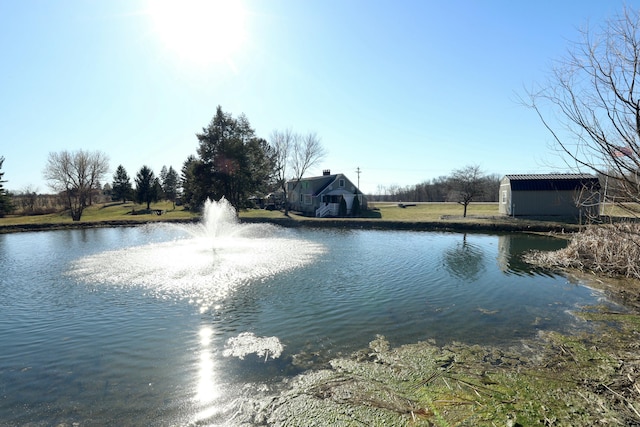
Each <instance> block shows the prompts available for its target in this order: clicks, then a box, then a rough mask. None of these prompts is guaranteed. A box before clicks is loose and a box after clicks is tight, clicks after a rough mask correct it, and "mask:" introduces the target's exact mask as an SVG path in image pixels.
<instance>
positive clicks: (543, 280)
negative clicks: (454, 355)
mask: <svg viewBox="0 0 640 427" xmlns="http://www.w3.org/2000/svg"><path fill="white" fill-rule="evenodd" d="M214 210H215V209H214ZM216 214H220V215H222V216H223V217H224V214H223V213H221V212H216ZM217 221H220V220H217ZM226 221H229V222H230V224H229V226H228V228H225V227H224V226H222V225H221V224H220V223H219V222H218V224H217V225H216V227H214V229H211V228H210V229H209V230H202V229H201V228H198V227H199V226H193V228H190V227H186V228H185V227H176V226H163V225H153V226H148V227H138V228H119V229H99V230H91V231H90V232H86V230H68V231H60V232H41V233H24V234H16V235H0V271H2V272H3V273H5V272H6V273H10V274H3V275H2V277H1V285H2V292H0V308H1V309H2V315H0V343H2V346H1V347H0V390H2V393H0V420H2V421H3V422H5V423H6V424H8V425H24V424H30V425H60V424H64V425H72V424H74V423H78V424H80V425H94V424H103V425H104V424H111V425H123V424H130V425H184V424H192V425H211V424H213V425H229V424H231V425H232V424H233V422H232V420H233V417H234V414H235V413H236V412H237V411H238V410H240V408H241V407H242V402H243V397H246V396H247V395H251V394H253V393H259V392H261V390H265V389H268V388H269V387H272V386H274V385H275V384H276V383H277V382H278V381H280V380H281V379H282V378H283V377H287V376H290V375H294V374H296V373H298V372H300V371H301V370H302V369H307V368H314V367H321V366H325V365H324V364H325V363H326V361H327V360H328V359H330V358H332V357H336V356H338V355H344V354H348V353H350V352H352V351H355V350H358V349H361V348H365V347H366V346H367V344H368V342H369V341H371V340H372V339H373V338H374V337H375V335H376V334H383V335H385V336H387V338H388V339H389V340H390V342H391V343H392V344H393V345H400V344H404V343H409V342H415V341H418V340H426V339H435V340H436V341H437V342H439V343H443V342H446V341H450V340H457V341H463V342H468V343H493V344H500V343H506V344H509V343H512V342H514V341H518V340H520V339H522V338H528V337H531V336H533V335H535V334H536V333H537V332H538V331H540V330H544V329H554V330H560V331H569V330H571V328H574V327H581V326H582V324H581V322H580V321H579V320H578V319H576V318H574V317H572V316H571V314H570V311H571V310H573V309H575V308H576V307H578V306H580V305H585V304H593V303H594V302H597V301H598V300H599V299H600V298H601V295H600V294H598V293H595V292H593V291H592V290H590V289H588V288H585V287H582V286H579V285H577V284H573V283H569V282H568V281H567V280H566V279H565V278H563V277H561V276H557V275H553V274H550V273H548V272H544V271H538V270H531V269H529V268H528V267H527V266H526V265H525V264H523V263H522V261H520V258H519V257H520V254H521V253H522V252H523V251H524V250H527V249H531V248H536V249H544V248H545V247H546V246H548V245H555V244H560V245H562V244H564V242H559V243H556V242H555V241H553V240H552V239H547V238H541V237H536V236H522V235H503V236H502V235H501V236H493V235H482V234H458V233H417V232H395V231H393V232H392V231H389V232H386V231H364V230H355V231H344V230H342V231H340V230H310V229H300V230H283V229H280V228H277V227H271V226H269V227H261V226H258V227H255V226H250V227H246V228H245V226H243V225H241V224H237V223H235V218H228V219H227V220H226ZM225 229H226V230H227V231H225ZM229 229H231V230H232V232H231V231H229ZM211 236H215V237H211ZM225 354H226V356H227V357H225ZM230 420H231V421H230Z"/></svg>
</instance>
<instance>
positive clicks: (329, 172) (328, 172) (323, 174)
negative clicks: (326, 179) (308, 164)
mask: <svg viewBox="0 0 640 427" xmlns="http://www.w3.org/2000/svg"><path fill="white" fill-rule="evenodd" d="M329 175H331V169H325V170H323V171H322V176H329Z"/></svg>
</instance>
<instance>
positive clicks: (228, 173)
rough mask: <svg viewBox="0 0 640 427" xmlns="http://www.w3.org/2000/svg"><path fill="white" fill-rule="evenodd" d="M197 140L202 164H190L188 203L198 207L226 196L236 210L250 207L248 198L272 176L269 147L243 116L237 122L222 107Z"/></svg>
mask: <svg viewBox="0 0 640 427" xmlns="http://www.w3.org/2000/svg"><path fill="white" fill-rule="evenodd" d="M197 137H198V141H199V146H198V155H199V159H197V160H198V161H199V163H192V164H191V167H192V168H191V170H190V171H189V172H190V173H192V174H193V177H192V179H191V180H190V181H189V185H191V188H190V189H189V191H187V190H185V199H186V198H187V195H189V196H191V197H192V199H191V200H188V203H189V204H190V205H192V206H199V205H200V204H201V203H202V202H203V201H204V199H206V198H207V197H208V198H211V199H214V200H219V199H220V198H222V197H225V198H226V199H227V200H228V201H229V202H230V203H231V205H233V206H234V207H235V208H236V210H238V209H240V208H242V207H245V206H247V205H248V199H249V197H250V196H252V195H254V194H255V193H257V192H260V191H261V190H262V189H263V188H264V186H265V185H266V184H267V183H268V181H269V180H270V177H271V176H272V175H273V170H274V155H273V153H272V152H270V150H269V148H270V147H269V145H268V144H267V143H266V141H265V140H263V139H260V138H257V137H256V135H255V131H254V130H253V129H252V128H251V125H250V124H249V120H248V119H247V118H246V117H245V116H244V115H240V117H238V118H237V119H234V118H233V117H232V116H231V115H230V114H227V113H224V112H223V111H222V107H220V106H218V108H217V110H216V115H215V116H214V117H213V119H212V120H211V122H210V123H209V126H208V127H206V128H203V129H202V133H200V134H197ZM184 172H185V171H184V169H183V176H184ZM183 185H184V181H183Z"/></svg>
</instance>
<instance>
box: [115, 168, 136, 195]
mask: <svg viewBox="0 0 640 427" xmlns="http://www.w3.org/2000/svg"><path fill="white" fill-rule="evenodd" d="M111 187H112V188H111V194H112V199H113V200H122V203H125V202H126V201H127V198H131V196H132V194H133V189H132V187H131V180H130V179H129V175H128V174H127V171H126V170H125V168H124V167H123V166H122V165H120V166H118V169H116V173H115V174H114V175H113V182H112V183H111Z"/></svg>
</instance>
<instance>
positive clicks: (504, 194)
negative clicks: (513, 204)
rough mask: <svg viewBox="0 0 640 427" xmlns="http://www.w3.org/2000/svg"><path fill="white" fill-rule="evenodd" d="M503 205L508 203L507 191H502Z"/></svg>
mask: <svg viewBox="0 0 640 427" xmlns="http://www.w3.org/2000/svg"><path fill="white" fill-rule="evenodd" d="M502 203H507V190H502Z"/></svg>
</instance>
